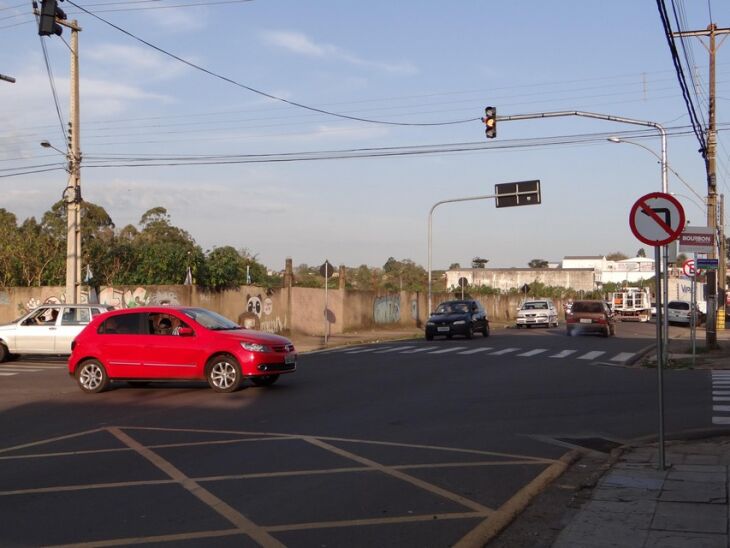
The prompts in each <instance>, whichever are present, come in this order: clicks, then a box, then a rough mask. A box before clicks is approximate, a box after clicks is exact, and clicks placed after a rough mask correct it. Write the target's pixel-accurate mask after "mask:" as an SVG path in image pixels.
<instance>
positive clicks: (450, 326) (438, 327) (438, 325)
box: [426, 300, 489, 341]
mask: <svg viewBox="0 0 730 548" xmlns="http://www.w3.org/2000/svg"><path fill="white" fill-rule="evenodd" d="M474 333H481V334H482V335H483V336H485V337H489V318H488V317H487V312H486V310H484V307H483V306H482V304H481V303H480V302H479V301H473V300H464V301H446V302H443V303H441V304H440V305H438V307H436V310H435V312H434V313H433V314H431V317H430V318H429V319H428V321H427V322H426V340H428V341H431V340H433V338H434V337H435V336H437V335H443V336H446V337H447V338H449V339H450V338H451V337H452V336H454V335H464V336H465V337H466V338H467V339H471V338H472V335H473V334H474Z"/></svg>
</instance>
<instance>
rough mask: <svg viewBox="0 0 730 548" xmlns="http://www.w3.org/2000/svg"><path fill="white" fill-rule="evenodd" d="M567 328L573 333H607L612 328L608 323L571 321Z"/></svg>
mask: <svg viewBox="0 0 730 548" xmlns="http://www.w3.org/2000/svg"><path fill="white" fill-rule="evenodd" d="M566 328H567V330H568V331H570V332H572V333H605V332H606V329H611V327H610V325H609V324H607V323H569V324H567V325H566Z"/></svg>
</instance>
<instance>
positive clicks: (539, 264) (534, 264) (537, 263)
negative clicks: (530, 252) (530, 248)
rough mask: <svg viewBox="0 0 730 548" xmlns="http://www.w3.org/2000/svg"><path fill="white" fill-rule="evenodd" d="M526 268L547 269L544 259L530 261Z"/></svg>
mask: <svg viewBox="0 0 730 548" xmlns="http://www.w3.org/2000/svg"><path fill="white" fill-rule="evenodd" d="M527 266H529V267H530V268H547V266H548V262H547V261H546V260H544V259H532V260H531V261H530V262H529V263H527Z"/></svg>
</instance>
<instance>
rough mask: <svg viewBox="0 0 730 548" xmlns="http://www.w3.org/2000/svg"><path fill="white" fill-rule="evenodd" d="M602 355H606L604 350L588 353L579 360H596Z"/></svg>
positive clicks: (579, 357)
mask: <svg viewBox="0 0 730 548" xmlns="http://www.w3.org/2000/svg"><path fill="white" fill-rule="evenodd" d="M601 354H605V352H604V351H603V350H593V351H592V352H586V353H585V354H583V355H582V356H578V358H577V359H579V360H594V359H596V358H597V357H598V356H600V355H601Z"/></svg>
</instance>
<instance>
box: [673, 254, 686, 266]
mask: <svg viewBox="0 0 730 548" xmlns="http://www.w3.org/2000/svg"><path fill="white" fill-rule="evenodd" d="M686 260H687V255H685V254H684V253H679V254H678V255H677V260H676V261H674V264H676V265H681V264H684V261H686Z"/></svg>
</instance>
